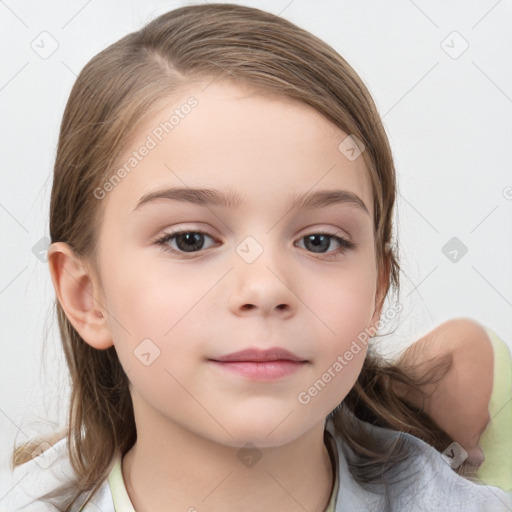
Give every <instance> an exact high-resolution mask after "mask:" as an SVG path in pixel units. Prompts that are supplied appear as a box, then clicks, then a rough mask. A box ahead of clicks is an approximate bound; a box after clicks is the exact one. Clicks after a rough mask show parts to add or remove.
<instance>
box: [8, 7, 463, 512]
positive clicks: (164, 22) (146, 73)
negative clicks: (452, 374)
mask: <svg viewBox="0 0 512 512" xmlns="http://www.w3.org/2000/svg"><path fill="white" fill-rule="evenodd" d="M210 77H211V78H212V79H213V78H221V77H222V78H228V79H229V80H232V81H234V82H239V83H244V84H249V85H250V86H251V87H255V88H258V89H259V90H261V91H266V92H268V93H271V94H279V95H282V96H285V97H290V98H294V99H298V100H300V101H302V102H304V103H306V104H308V105H310V106H312V107H313V108H315V109H316V110H317V111H318V112H320V113H321V114H323V115H324V116H325V117H326V118H328V119H329V120H330V121H332V122H333V123H335V125H337V126H338V127H339V128H341V129H342V130H343V131H344V132H346V133H347V134H351V135H355V136H356V137H357V138H358V139H359V140H360V141H362V142H363V144H364V145H365V150H364V152H363V153H362V155H363V158H364V159H365V163H366V165H367V167H368V170H369V178H370V180H371V184H372V191H373V203H374V212H375V214H374V233H375V251H376V259H377V264H378V268H379V269H380V270H381V271H382V272H383V275H385V276H386V278H385V280H384V281H385V282H384V284H383V285H382V286H380V291H381V295H380V296H381V300H380V303H379V306H381V305H382V304H383V303H384V299H385V298H386V297H387V295H388V292H389V290H390V289H393V290H395V292H396V294H397V296H398V295H399V272H400V267H399V264H398V254H397V248H396V245H391V248H390V249H389V250H386V247H387V244H390V243H391V236H392V218H393V209H394V203H395V197H396V177H395V169H394V164H393V158H392V153H391V149H390V147H389V143H388V139H387V136H386V133H385V131H384V128H383V125H382V122H381V119H380V116H379V114H378V112H377V109H376V107H375V104H374V102H373V100H372V98H371V96H370V94H369V92H368V90H367V88H366V87H365V85H364V84H363V83H362V81H361V79H360V78H359V76H358V75H357V74H356V73H355V71H354V70H353V69H352V68H351V67H350V65H349V64H348V63H347V62H346V61H345V60H344V59H343V58H342V57H341V56H340V55H339V54H338V53H337V52H336V51H335V50H333V49H332V48H331V47H330V46H328V45H327V44H326V43H324V42H323V41H321V40H320V39H318V38H317V37H315V36H314V35H312V34H310V33H308V32H307V31H305V30H303V29H301V28H299V27H297V26H296V25H294V24H292V23H290V22H289V21H287V20H285V19H283V18H280V17H277V16H274V15H272V14H270V13H267V12H264V11H261V10H259V9H255V8H249V7H245V6H240V5H232V4H208V5H195V6H187V7H182V8H179V9H175V10H173V11H170V12H168V13H165V14H163V15H161V16H159V17H158V18H156V19H155V20H153V21H151V22H149V23H148V24H147V25H146V26H144V27H143V28H142V29H141V30H139V31H136V32H133V33H130V34H128V35H126V36H125V37H123V38H121V39H120V40H119V41H117V42H115V43H114V44H112V45H110V46H109V47H107V48H106V49H104V50H103V51H101V52H100V53H98V54H97V55H96V56H94V57H93V58H92V59H91V60H90V61H89V62H88V63H87V65H86V66H85V67H84V68H83V70H82V71H81V73H80V75H79V76H78V78H77V80H76V82H75V84H74V86H73V88H72V91H71V94H70V96H69V99H68V102H67V105H66V108H65V112H64V115H63V119H62V124H61V127H60V134H59V141H58V148H57V154H56V160H55V166H54V179H53V188H52V193H51V205H50V237H51V242H52V243H53V242H58V241H63V242H66V243H68V244H69V245H70V246H71V247H72V249H73V250H74V252H75V254H77V255H78V256H80V257H84V258H87V260H88V261H90V262H91V264H92V265H93V268H94V269H96V270H97V265H96V262H95V255H96V254H97V252H96V251H97V246H96V244H97V240H96V234H97V231H98V229H97V228H98V226H99V225H100V224H99V223H100V222H101V220H102V209H101V208H100V203H99V202H98V200H97V199H96V197H95V195H94V190H95V189H96V188H97V187H99V186H101V185H102V183H104V181H105V178H106V176H109V175H110V174H111V173H112V172H113V169H114V168H115V165H116V162H117V161H118V159H119V155H120V154H121V153H122V151H123V149H124V148H125V147H126V145H127V143H128V141H129V140H130V137H131V136H132V135H133V133H134V130H135V129H136V128H137V126H138V124H139V122H140V120H141V119H142V118H143V117H145V116H147V115H149V114H150V113H151V112H153V111H154V110H155V109H156V108H157V107H158V105H159V102H161V101H162V100H165V99H167V98H169V96H170V95H172V94H175V93H176V91H177V90H178V88H181V87H184V88H185V87H187V85H190V84H191V83H192V82H193V81H194V80H196V79H199V78H201V79H205V78H210ZM98 275H99V273H98ZM381 284H382V283H381ZM55 307H56V311H57V317H58V323H59V329H60V334H61V339H62V344H63V349H64V353H65V357H66V362H67V365H68V368H69V372H70V376H71V399H70V407H69V418H68V426H67V431H66V436H67V439H68V453H69V457H70V461H71V464H72V467H73V469H74V470H75V472H76V474H77V479H78V480H77V482H73V488H74V489H75V490H76V493H75V495H74V497H73V498H72V499H70V501H69V502H68V504H67V505H66V507H67V508H66V509H65V510H66V511H69V510H70V509H71V506H72V504H73V503H75V502H76V500H77V499H78V498H79V496H80V494H81V493H82V492H84V491H90V492H89V496H91V495H92V494H94V492H95V491H96V490H97V489H98V487H99V486H100V485H101V483H102V481H103V480H104V479H105V478H106V476H107V474H108V471H109V469H110V467H111V463H112V460H113V457H114V456H115V454H116V453H117V452H121V453H122V454H123V455H124V454H125V453H126V452H127V451H128V450H129V449H130V448H131V447H132V446H133V444H134V443H135V441H136V437H137V434H136V428H135V420H134V413H133V406H132V402H131V396H130V392H129V380H128V378H127V376H126V374H125V372H124V371H123V368H122V367H121V364H120V362H119V359H118V357H117V354H116V351H115V349H114V347H110V348H109V349H106V350H96V349H94V348H92V347H91V346H90V345H88V344H87V343H86V342H84V340H83V339H82V338H81V337H80V336H79V334H78V333H77V332H76V330H75V329H74V328H73V326H72V325H71V323H70V322H69V321H68V319H67V317H66V315H65V313H64V311H63V309H62V307H61V305H60V304H59V303H58V301H57V300H56V301H55ZM449 364H450V361H449V360H443V361H441V362H440V364H439V365H437V367H436V368H437V370H438V372H437V373H436V372H434V373H431V374H429V376H428V380H429V381H435V380H436V379H438V378H439V377H440V376H441V375H442V374H443V372H444V371H445V370H446V369H447V367H448V366H449ZM391 382H401V383H403V384H404V385H406V386H408V387H409V388H410V389H413V390H417V391H418V393H420V394H421V393H422V392H421V390H420V385H422V384H423V383H424V382H423V381H421V380H418V379H417V378H416V377H414V378H413V377H412V373H411V372H408V371H407V369H406V368H402V367H401V366H400V365H399V364H397V363H391V362H388V361H386V360H384V359H383V358H382V357H381V356H380V355H379V354H378V353H377V351H376V350H374V348H373V347H372V345H370V348H369V351H368V354H367V356H366V359H365V362H364V365H363V368H362V371H361V374H360V375H359V377H358V379H357V382H356V383H355V385H354V387H353V388H352V390H351V391H350V392H349V394H348V395H347V397H346V398H345V399H344V400H343V402H342V403H341V404H340V406H339V407H338V408H337V409H335V410H334V411H333V412H332V413H331V416H332V418H333V419H334V421H335V425H336V428H337V429H338V430H339V434H340V435H341V436H342V437H343V438H344V440H345V441H346V443H347V444H348V446H350V447H351V449H352V450H353V451H354V453H355V454H356V455H358V457H359V462H357V461H355V462H351V464H350V468H351V471H352V473H353V475H354V477H355V478H356V479H357V481H359V482H360V483H361V484H365V483H367V484H371V483H372V481H374V480H376V479H377V476H378V475H382V474H383V473H384V468H385V467H388V466H389V465H393V464H397V463H399V462H400V461H403V460H405V459H406V458H407V457H408V456H409V455H410V453H409V451H408V449H406V445H407V443H406V442H405V441H404V439H403V438H402V437H399V438H398V442H396V443H395V444H394V445H393V447H392V449H391V450H390V449H389V448H385V447H383V445H382V444H381V443H380V442H378V441H377V440H375V439H374V438H372V436H368V435H366V434H365V433H364V432H362V431H360V429H357V428H355V427H354V425H353V423H352V421H351V420H350V414H347V411H349V412H350V413H352V414H353V415H355V416H356V417H358V418H360V419H362V420H364V421H367V422H369V423H371V424H373V425H378V426H383V427H387V428H391V429H394V430H397V431H400V432H406V433H410V434H413V435H414V436H417V437H419V438H420V439H423V440H424V441H426V442H427V443H429V444H431V445H433V446H434V447H435V448H436V449H438V450H443V449H445V448H446V447H447V446H448V445H449V444H450V442H451V441H452V439H451V438H450V437H449V436H448V435H447V434H446V433H445V432H444V431H443V430H442V429H440V428H439V427H438V426H437V425H436V424H435V423H433V421H432V420H430V418H429V417H428V416H427V415H426V414H424V413H423V412H422V411H421V410H418V409H416V408H414V407H412V406H411V405H409V404H408V403H406V402H405V401H404V400H402V399H400V398H398V396H397V395H396V394H395V393H393V390H392V389H391V386H390V383H391ZM425 382H426V381H425ZM37 444H39V441H33V442H31V443H30V442H29V443H25V444H24V445H22V446H20V447H18V448H16V449H15V451H14V453H13V467H15V466H16V465H19V464H21V463H23V462H25V461H26V460H27V459H29V458H31V457H30V455H28V457H27V455H26V454H30V453H31V452H32V450H33V449H34V447H35V446H36V445H37ZM464 468H465V466H464V465H462V466H459V468H458V469H457V471H458V472H459V473H463V472H464V471H465V469H464Z"/></svg>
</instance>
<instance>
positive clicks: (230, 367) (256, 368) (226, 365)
mask: <svg viewBox="0 0 512 512" xmlns="http://www.w3.org/2000/svg"><path fill="white" fill-rule="evenodd" d="M209 361H210V362H212V363H213V364H214V365H215V366H217V367H219V368H221V369H222V370H226V371H228V372H231V373H235V374H238V375H239V376H242V377H245V378H247V379H249V380H257V381H272V380H276V379H280V378H283V377H286V376H289V375H291V374H293V373H295V372H297V371H298V370H299V369H301V368H303V367H304V366H306V365H307V364H309V361H308V360H306V359H303V358H301V357H299V356H297V355H296V354H294V353H292V352H290V351H288V350H285V349H282V348H279V347H278V348H273V349H270V350H259V349H248V350H242V351H240V352H234V353H232V354H227V355H225V356H219V357H216V358H214V359H209Z"/></svg>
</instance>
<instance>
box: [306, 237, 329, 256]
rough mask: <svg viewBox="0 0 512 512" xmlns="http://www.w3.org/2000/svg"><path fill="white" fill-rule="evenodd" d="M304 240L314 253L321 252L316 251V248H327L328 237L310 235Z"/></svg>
mask: <svg viewBox="0 0 512 512" xmlns="http://www.w3.org/2000/svg"><path fill="white" fill-rule="evenodd" d="M306 240H307V242H311V243H312V247H313V248H314V249H315V250H314V252H321V251H317V250H316V249H317V248H318V247H320V248H322V247H323V248H324V249H327V248H328V247H329V237H327V236H325V235H310V236H308V237H306ZM306 246H307V244H306Z"/></svg>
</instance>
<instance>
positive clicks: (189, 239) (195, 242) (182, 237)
mask: <svg viewBox="0 0 512 512" xmlns="http://www.w3.org/2000/svg"><path fill="white" fill-rule="evenodd" d="M205 236H206V237H207V238H210V239H212V240H213V238H212V237H211V236H210V235H208V234H207V233H205V232H204V231H192V230H182V231H174V232H172V233H166V234H165V235H163V236H162V237H160V238H158V239H157V240H155V242H154V243H155V244H157V245H160V246H161V248H162V250H164V251H166V252H170V253H172V254H176V255H179V256H182V255H183V254H187V253H195V252H198V251H201V250H202V249H203V248H204V247H203V246H204V238H205ZM169 241H174V243H175V244H176V247H177V248H176V249H174V248H172V247H170V246H169V245H168V244H167V242H169Z"/></svg>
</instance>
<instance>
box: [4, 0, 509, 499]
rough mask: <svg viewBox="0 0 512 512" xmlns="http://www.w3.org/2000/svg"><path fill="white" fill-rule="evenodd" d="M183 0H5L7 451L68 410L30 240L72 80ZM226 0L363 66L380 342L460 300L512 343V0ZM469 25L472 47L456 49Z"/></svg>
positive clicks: (414, 334) (449, 311)
mask: <svg viewBox="0 0 512 512" xmlns="http://www.w3.org/2000/svg"><path fill="white" fill-rule="evenodd" d="M189 3H192V2H187V3H186V2H157V1H152V2H151V1H142V0H138V1H135V0H132V1H131V2H127V1H120V0H118V1H110V2H99V1H97V0H96V1H94V0H92V1H89V2H87V1H60V2H58V1H48V2H36V1H25V2H23V3H15V2H14V1H13V0H6V1H2V2H1V3H0V38H1V43H2V48H3V51H2V53H1V57H0V58H1V70H2V72H1V75H0V106H1V120H2V122H1V134H0V140H1V141H2V148H3V151H2V170H1V178H2V186H1V188H0V222H1V226H2V230H1V247H2V265H1V269H0V272H1V273H0V311H1V312H2V322H1V325H2V336H1V341H0V347H1V357H0V379H1V382H0V390H1V394H0V432H1V435H0V457H1V459H0V465H1V467H4V468H5V466H6V465H7V463H8V462H7V461H8V457H9V455H10V454H9V452H10V448H11V445H12V443H13V442H14V439H15V438H16V441H17V442H18V443H20V442H22V441H25V440H27V438H28V437H32V436H33V435H35V434H40V433H47V432H50V431H52V430H53V429H54V427H55V426H56V424H64V422H65V420H66V413H67V399H68V391H69V390H68V384H67V374H66V367H65V365H64V360H63V356H62V355H61V349H60V345H59V338H58V329H57V323H56V320H55V318H54V316H53V309H52V304H53V300H54V291H53V287H52V283H51V279H50V275H49V272H48V267H47V263H45V262H43V261H41V260H40V259H38V258H37V257H36V256H35V255H34V254H33V252H32V248H33V246H34V245H35V244H37V243H38V241H39V240H40V239H41V238H43V237H47V236H49V234H48V210H49V199H50V191H51V180H52V177H51V173H52V165H53V161H54V157H55V150H56V144H57V135H58V130H59V125H60V120H61V117H62V113H63V110H64V105H65V102H66V100H67V98H68V95H69V92H70V90H71V87H72V85H73V83H74V81H75V78H76V75H77V74H78V73H79V72H80V70H81V69H82V68H83V66H84V65H85V64H86V62H87V61H88V60H90V59H91V58H92V57H93V56H94V55H95V54H97V53H98V52H99V51H100V50H102V49H103V48H105V47H106V46H108V45H109V44H111V43H113V42H114V41H116V40H118V39H119V38H120V37H122V36H124V35H125V34H127V33H128V32H132V31H134V30H137V29H139V28H141V27H142V25H143V24H144V23H146V22H148V21H150V20H151V19H153V18H154V17H156V16H157V15H159V14H161V13H163V12H166V11H168V10H171V9H173V8H175V7H179V6H182V5H187V4H189ZM236 3H244V4H245V5H250V6H255V7H259V8H261V9H264V10H268V11H270V12H272V13H274V14H280V15H281V16H283V17H285V18H287V19H289V20H290V21H292V22H294V23H296V24H298V25H300V26H301V27H303V28H305V29H307V30H309V31H311V32H312V33H313V34H315V35H317V36H319V37H320V38H322V39H324V40H325V41H326V42H327V43H329V44H330V45H331V46H333V47H334V48H335V49H336V50H337V51H338V52H339V53H340V54H341V55H342V56H343V57H345V58H346V59H347V61H348V62H349V63H350V64H351V65H352V66H353V67H354V68H355V70H356V71H357V72H358V73H359V74H360V76H361V78H362V79H363V81H364V82H365V83H366V85H367V86H368V88H369V90H370V92H371V93H372V95H373V97H374V99H375V102H376V104H377V107H378V109H379V111H380V113H381V115H382V116H383V119H384V123H385V127H386V130H387V132H388V136H389V138H390V142H391V146H392V149H393V152H394V156H395V162H396V167H397V171H398V177H399V196H398V212H397V216H398V224H397V228H398V233H399V243H400V254H401V265H402V270H403V272H402V274H401V281H402V295H401V302H402V303H403V305H404V311H403V313H402V317H401V323H400V325H399V327H398V329H397V331H396V332H395V334H393V335H391V336H389V337H387V338H385V340H384V342H383V343H384V346H385V347H387V348H388V349H389V351H390V352H393V351H395V352H396V351H397V350H398V349H400V348H402V347H404V346H406V345H407V344H409V343H411V342H412V341H414V340H415V339H417V338H418V337H419V336H421V335H422V334H425V333H426V332H428V331H429V330H431V329H432V328H434V327H435V326H437V325H438V324H440V323H441V322H443V321H445V320H447V319H449V318H453V317H459V316H464V317H471V318H474V319H476V320H478V321H479V322H481V323H483V324H485V325H487V326H489V327H491V328H492V329H493V330H494V331H495V332H497V333H498V335H500V336H501V338H502V339H504V340H505V341H507V343H508V344H509V346H510V345H511V344H512V321H511V317H512V286H511V284H512V264H511V255H512V200H511V198H512V188H511V187H512V173H511V170H510V169H511V163H512V162H511V159H512V152H511V146H512V143H511V141H512V137H511V136H512V133H511V132H512V129H511V123H510V116H511V112H512V99H511V98H512V71H511V66H510V63H511V62H512V55H511V53H512V51H511V49H512V32H511V31H510V30H509V26H510V20H511V17H512V5H511V3H510V2H509V1H506V0H505V1H497V0H490V1H487V0H486V1H467V2H460V1H449V2H446V1H441V0H439V1H428V2H427V1H420V0H417V1H415V2H413V1H411V0H400V1H399V0H394V1H387V2H379V1H355V0H351V1H344V0H342V1H339V0H338V1H334V0H333V1H326V0H324V1H315V2H313V1H309V2H307V1H303V0H292V1H291V2H290V0H284V1H273V2H270V1H253V2H236ZM43 31H46V32H48V33H49V34H51V36H52V37H53V38H54V39H55V40H56V41H57V42H58V48H57V50H56V51H55V52H54V53H53V54H52V55H51V56H49V57H48V58H46V59H43V58H41V57H40V56H39V55H38V54H37V53H36V52H35V51H34V50H33V49H32V47H31V45H32V44H33V41H34V40H35V41H36V42H37V41H38V37H39V35H40V34H41V32H43ZM454 31H456V32H458V33H459V34H460V36H458V35H456V34H455V35H454V34H453V32H454ZM462 38H463V39H462ZM464 40H465V41H466V42H467V44H469V47H468V48H467V50H466V51H465V52H464V53H462V54H461V55H460V56H458V57H457V58H453V56H456V55H457V54H458V53H459V52H460V51H461V49H463V48H464V46H463V45H464V44H465V43H464ZM443 41H445V42H444V43H443ZM450 47H451V48H450ZM447 51H448V52H451V53H452V56H450V55H449V54H448V53H447ZM452 237H457V238H459V239H460V240H461V241H462V242H463V243H464V244H465V245H466V246H467V247H468V253H467V254H466V255H465V256H464V257H463V258H462V259H460V260H459V261H458V262H456V263H454V262H452V261H450V260H449V259H448V258H447V257H446V256H445V255H444V254H443V252H442V250H441V249H442V247H443V246H444V245H445V244H446V242H447V241H448V240H449V239H451V238H452ZM43 354H46V355H45V356H44V359H43ZM41 421H44V422H46V423H41ZM5 492H6V491H4V493H5ZM2 495H3V493H0V499H1V498H2Z"/></svg>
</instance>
